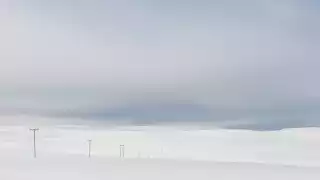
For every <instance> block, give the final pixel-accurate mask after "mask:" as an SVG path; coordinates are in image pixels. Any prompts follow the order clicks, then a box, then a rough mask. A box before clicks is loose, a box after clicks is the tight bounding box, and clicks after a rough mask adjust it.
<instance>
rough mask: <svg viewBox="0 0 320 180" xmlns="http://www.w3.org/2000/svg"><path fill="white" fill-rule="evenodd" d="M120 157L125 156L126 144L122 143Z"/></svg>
mask: <svg viewBox="0 0 320 180" xmlns="http://www.w3.org/2000/svg"><path fill="white" fill-rule="evenodd" d="M120 158H124V145H123V144H122V145H120Z"/></svg>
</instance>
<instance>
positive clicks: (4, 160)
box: [0, 116, 320, 180]
mask: <svg viewBox="0 0 320 180" xmlns="http://www.w3.org/2000/svg"><path fill="white" fill-rule="evenodd" d="M67 122H68V123H67ZM71 122H72V123H71ZM75 122H77V123H75ZM79 122H80V121H69V120H68V121H67V120H65V121H63V120H58V119H54V118H43V117H29V116H2V117H0V152H1V154H0V179H4V180H11V179H12V180H18V179H19V180H20V179H33V180H38V179H39V180H40V179H47V180H50V179H55V180H56V179H61V180H64V179H77V180H82V179H90V180H94V179H115V180H117V179H119V180H122V179H139V180H144V179H168V180H170V179H184V180H188V179H204V180H205V179H219V180H233V179H237V180H239V179H246V180H251V179H252V180H253V179H260V180H264V179H268V180H269V179H275V180H277V179H279V180H280V179H281V180H282V179H290V180H295V179H308V180H311V179H319V178H320V153H319V152H320V128H300V129H285V130H281V131H264V132H261V131H249V130H226V129H217V128H214V127H209V126H208V127H207V128H206V129H205V130H204V129H200V128H199V127H196V126H194V125H181V124H180V125H175V126H173V125H162V126H156V125H155V126H131V125H121V126H116V125H111V124H105V123H101V124H100V123H91V124H88V123H85V122H84V121H81V123H79ZM34 127H36V128H40V131H39V132H37V138H36V139H37V140H36V142H37V155H38V157H37V158H36V159H34V158H33V157H32V155H33V153H32V150H33V149H32V148H33V145H32V140H33V136H32V135H33V134H32V133H31V132H30V131H29V128H34ZM88 139H92V156H91V158H88V156H87V155H88V141H87V140H88ZM121 144H123V145H125V157H124V158H122V159H120V158H119V146H120V145H121Z"/></svg>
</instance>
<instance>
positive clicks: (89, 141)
mask: <svg viewBox="0 0 320 180" xmlns="http://www.w3.org/2000/svg"><path fill="white" fill-rule="evenodd" d="M88 143H89V144H88V145H89V152H88V153H89V154H88V156H89V158H91V143H92V140H91V139H89V140H88Z"/></svg>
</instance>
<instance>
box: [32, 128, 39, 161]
mask: <svg viewBox="0 0 320 180" xmlns="http://www.w3.org/2000/svg"><path fill="white" fill-rule="evenodd" d="M30 131H32V132H33V157H34V158H37V149H36V132H37V131H39V128H30Z"/></svg>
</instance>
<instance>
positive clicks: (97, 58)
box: [0, 0, 320, 125]
mask: <svg viewBox="0 0 320 180" xmlns="http://www.w3.org/2000/svg"><path fill="white" fill-rule="evenodd" d="M1 3H2V4H1V9H0V10H1V13H2V14H1V18H0V24H1V27H3V28H1V29H0V38H1V42H0V48H1V54H0V62H1V66H0V72H1V76H0V83H1V92H0V99H1V103H0V107H1V108H2V109H3V111H6V110H8V109H32V110H34V111H41V112H42V111H44V112H45V111H62V110H66V109H69V110H70V109H72V110H76V112H78V111H81V112H82V111H86V112H87V111H93V112H97V111H99V112H100V111H107V112H109V111H112V110H114V109H115V108H116V109H117V108H120V109H125V110H127V111H133V110H132V109H135V108H131V107H136V106H138V107H142V106H150V105H151V106H152V107H153V106H154V109H161V108H159V104H160V105H161V106H166V105H168V104H171V105H174V106H180V105H181V104H192V106H194V109H199V107H201V108H200V109H202V110H194V114H201V113H198V112H202V113H203V114H205V115H206V116H207V115H208V114H209V115H208V116H207V119H214V120H216V121H218V120H219V119H221V120H223V122H226V120H225V119H228V118H230V119H239V117H254V119H255V121H257V123H258V124H259V123H262V124H265V122H268V123H269V122H271V124H276V123H275V122H274V121H273V120H272V119H274V118H275V117H283V116H284V115H281V116H280V115H277V113H274V111H279V110H280V111H281V110H282V109H286V110H288V109H290V110H292V111H295V110H296V109H299V111H303V112H302V113H301V114H303V115H301V117H300V115H299V117H298V116H295V115H293V117H291V116H286V118H280V119H285V120H283V121H285V122H286V123H285V124H290V122H293V121H295V120H293V119H294V118H298V119H300V120H297V121H299V123H300V124H302V125H303V124H308V123H309V122H310V119H312V118H310V117H309V115H310V112H309V111H310V109H311V110H312V111H314V109H317V108H318V105H319V104H320V103H318V101H319V96H320V93H319V92H320V91H319V90H320V86H319V83H318V82H317V81H318V80H317V78H318V76H319V72H318V67H320V61H319V57H320V55H319V48H320V33H319V32H320V23H319V18H320V13H319V12H320V11H319V3H318V2H316V1H298V0H293V1H292V0H280V1H275V0H268V1H267V0H261V1H254V0H243V1H231V0H227V1H218V0H214V1H205V0H203V1H179V0H173V1H144V0H138V1H128V0H123V1H116V0H109V1H107V0H105V1H102V0H92V1H73V0H67V1H60V0H56V1H43V0H42V1H37V0H31V1H27V2H26V1H21V0H14V1H7V2H6V1H1ZM319 102H320V101H319ZM310 106H311V107H310ZM306 107H308V108H306ZM110 109H111V110H110ZM128 109H130V110H128ZM171 109H172V108H171ZM173 109H174V108H173ZM186 109H190V107H189V106H188V108H186ZM191 109H192V108H191ZM301 109H302V110H301ZM305 109H307V111H305ZM262 110H263V111H267V112H270V113H268V114H272V116H271V117H270V118H269V116H267V118H265V119H266V120H260V121H259V115H256V114H261V113H259V112H260V111H262ZM117 111H118V110H117ZM121 111H124V110H121ZM135 111H136V112H140V113H141V114H144V112H145V110H144V108H140V109H135ZM163 111H165V112H167V111H168V110H166V109H162V110H156V112H157V113H155V114H154V115H151V117H154V118H156V117H157V116H159V114H162V113H164V112H163ZM239 111H241V113H239ZM243 111H244V112H245V113H244V112H243ZM204 112H205V113H204ZM283 112H284V113H283V114H291V113H289V112H287V111H283ZM120 114H121V113H120ZM125 114H126V113H125ZM168 114H169V115H168V117H167V118H168V119H170V113H168ZM178 114H183V111H182V110H180V111H179V113H178ZM216 114H219V115H216ZM220 114H222V115H220ZM230 114H234V116H235V117H233V116H230ZM239 114H240V115H239ZM243 114H245V115H243ZM262 114H263V113H262ZM215 115H216V116H215ZM307 115H308V116H307ZM129 116H130V115H129ZM182 117H184V116H182ZM201 118H202V117H201ZM260 119H263V118H260ZM270 119H271V120H270ZM312 122H314V120H312ZM282 123H283V122H282ZM293 123H294V122H293ZM299 123H298V124H299ZM296 124H297V123H296ZM313 124H315V123H313Z"/></svg>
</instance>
